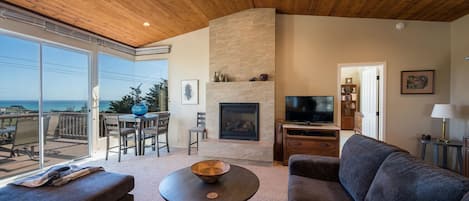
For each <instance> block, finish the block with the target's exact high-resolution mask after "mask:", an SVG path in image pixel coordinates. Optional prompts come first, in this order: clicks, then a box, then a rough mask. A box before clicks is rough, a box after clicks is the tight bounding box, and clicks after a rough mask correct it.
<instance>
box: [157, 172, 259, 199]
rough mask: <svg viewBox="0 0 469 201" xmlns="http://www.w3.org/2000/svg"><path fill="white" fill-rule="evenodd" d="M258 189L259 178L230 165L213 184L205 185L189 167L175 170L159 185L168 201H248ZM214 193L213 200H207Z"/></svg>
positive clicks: (162, 194)
mask: <svg viewBox="0 0 469 201" xmlns="http://www.w3.org/2000/svg"><path fill="white" fill-rule="evenodd" d="M258 189H259V178H257V176H256V175H255V174H254V173H252V172H251V171H249V170H248V169H246V168H243V167H239V166H236V165H231V170H230V171H229V172H228V173H226V174H225V175H223V176H222V177H221V178H219V180H218V182H216V183H214V184H206V183H204V182H203V181H202V180H200V179H199V178H198V177H197V176H195V175H194V174H192V172H191V169H190V167H187V168H183V169H180V170H177V171H175V172H173V173H171V174H170V175H168V176H166V177H165V178H164V179H163V181H161V183H160V187H159V190H160V195H161V196H162V197H163V198H164V199H165V200H169V201H187V200H191V201H199V200H208V201H210V200H223V201H242V200H248V199H249V198H251V197H252V196H253V195H254V194H256V192H257V190H258ZM213 192H214V193H216V195H217V196H218V197H217V198H215V199H209V198H207V194H208V193H212V194H211V195H214V194H213Z"/></svg>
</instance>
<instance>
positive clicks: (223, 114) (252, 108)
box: [219, 103, 259, 141]
mask: <svg viewBox="0 0 469 201" xmlns="http://www.w3.org/2000/svg"><path fill="white" fill-rule="evenodd" d="M219 137H220V139H235V140H256V141H258V140H259V103H220V136H219Z"/></svg>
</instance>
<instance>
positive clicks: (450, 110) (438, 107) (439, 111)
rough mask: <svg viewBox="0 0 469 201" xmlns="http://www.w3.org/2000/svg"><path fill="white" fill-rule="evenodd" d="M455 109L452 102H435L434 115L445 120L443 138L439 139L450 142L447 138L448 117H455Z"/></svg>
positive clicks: (443, 122)
mask: <svg viewBox="0 0 469 201" xmlns="http://www.w3.org/2000/svg"><path fill="white" fill-rule="evenodd" d="M455 110H456V109H455V106H454V105H452V104H435V105H434V106H433V111H432V117H433V118H441V119H442V120H443V121H442V128H441V131H442V133H441V138H440V139H439V140H440V141H441V142H445V143H448V139H446V119H451V118H453V117H454V116H455Z"/></svg>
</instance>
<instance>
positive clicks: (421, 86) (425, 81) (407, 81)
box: [401, 70, 435, 94]
mask: <svg viewBox="0 0 469 201" xmlns="http://www.w3.org/2000/svg"><path fill="white" fill-rule="evenodd" d="M434 93H435V70H417V71H401V94H434Z"/></svg>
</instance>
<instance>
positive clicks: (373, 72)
mask: <svg viewBox="0 0 469 201" xmlns="http://www.w3.org/2000/svg"><path fill="white" fill-rule="evenodd" d="M378 81H379V79H378V68H376V67H369V68H364V69H363V70H362V71H361V83H360V86H361V91H360V92H361V93H360V94H361V95H360V101H361V102H360V108H361V112H362V114H363V119H362V133H363V135H366V136H368V137H371V138H374V139H379V131H378V128H379V125H378V123H379V120H378V101H379V100H378V95H379V91H378V90H379V86H378Z"/></svg>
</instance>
